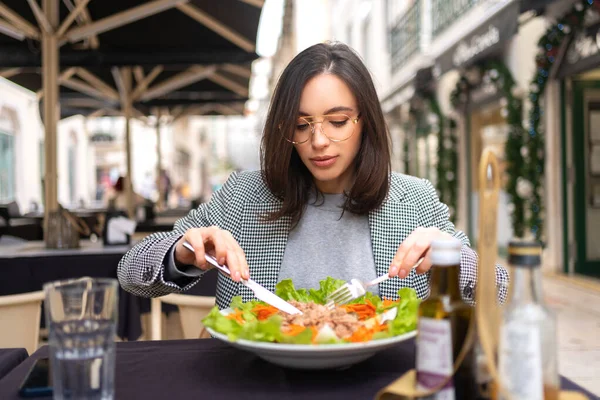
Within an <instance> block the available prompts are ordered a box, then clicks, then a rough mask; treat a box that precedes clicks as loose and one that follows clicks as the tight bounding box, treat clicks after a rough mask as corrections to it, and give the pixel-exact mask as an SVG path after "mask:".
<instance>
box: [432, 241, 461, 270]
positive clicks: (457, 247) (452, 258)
mask: <svg viewBox="0 0 600 400" xmlns="http://www.w3.org/2000/svg"><path fill="white" fill-rule="evenodd" d="M461 249H462V242H461V241H460V240H458V239H455V238H451V239H435V240H432V241H431V249H430V255H431V264H432V265H433V266H440V267H441V266H452V265H460V252H461Z"/></svg>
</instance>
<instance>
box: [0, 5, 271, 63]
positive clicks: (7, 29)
mask: <svg viewBox="0 0 600 400" xmlns="http://www.w3.org/2000/svg"><path fill="white" fill-rule="evenodd" d="M44 1H46V0H44ZM32 3H34V4H35V5H33V6H32ZM37 4H38V0H3V1H2V2H0V17H1V18H2V19H0V32H2V33H4V34H5V35H0V50H1V51H0V67H35V66H41V65H42V57H41V50H42V48H41V45H40V42H39V41H40V39H41V34H42V33H43V32H42V31H43V30H44V29H45V28H44V26H45V25H51V24H50V22H49V19H48V18H47V17H45V16H44V12H43V11H42V10H41V8H40V6H39V5H37ZM262 4H263V1H262V0H247V1H244V0H218V1H214V0H188V1H186V0H152V1H148V0H91V1H89V0H62V1H61V2H60V3H59V5H58V6H59V9H58V12H59V18H58V20H59V21H60V22H61V25H60V26H59V28H58V30H56V29H55V31H56V32H57V33H62V34H61V35H58V36H59V37H60V38H59V42H60V43H59V44H62V46H61V50H60V62H59V64H60V65H61V66H62V67H70V66H76V67H94V66H127V65H144V66H147V65H150V66H154V65H166V64H170V65H175V64H183V65H190V64H214V63H241V62H247V61H252V60H254V59H255V58H256V57H257V56H256V53H255V43H256V34H257V30H258V22H259V19H260V13H261V9H262ZM36 8H37V9H38V10H39V12H37V13H36V12H34V10H35V9H36ZM73 11H79V12H78V13H77V14H76V16H75V17H74V18H73V19H74V21H72V22H74V23H75V25H74V26H71V25H70V24H69V25H68V26H67V27H66V28H64V29H61V28H62V25H64V22H65V21H67V22H68V20H67V18H69V15H70V14H71V15H72V13H73ZM44 21H45V22H44ZM61 31H62V32H61Z"/></svg>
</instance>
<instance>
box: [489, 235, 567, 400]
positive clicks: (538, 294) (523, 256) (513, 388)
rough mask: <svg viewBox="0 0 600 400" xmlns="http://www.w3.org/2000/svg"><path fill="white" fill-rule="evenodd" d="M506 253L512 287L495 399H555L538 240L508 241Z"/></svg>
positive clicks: (552, 340) (551, 320) (552, 342)
mask: <svg viewBox="0 0 600 400" xmlns="http://www.w3.org/2000/svg"><path fill="white" fill-rule="evenodd" d="M508 253H509V258H508V263H509V266H510V272H511V285H510V291H509V298H508V301H507V304H506V305H505V307H504V310H503V314H502V324H501V329H500V349H499V373H500V382H501V384H502V387H503V389H504V392H503V393H501V395H500V397H501V398H502V399H508V398H510V400H525V399H526V400H542V399H544V400H554V399H558V396H559V390H560V389H559V388H560V380H559V375H558V362H557V354H556V352H557V350H556V344H557V343H556V317H555V315H554V313H553V312H552V311H551V310H549V309H548V308H547V307H546V306H545V305H544V301H543V297H542V274H541V268H540V264H541V253H542V247H541V245H540V244H539V243H537V242H511V243H510V244H509V249H508Z"/></svg>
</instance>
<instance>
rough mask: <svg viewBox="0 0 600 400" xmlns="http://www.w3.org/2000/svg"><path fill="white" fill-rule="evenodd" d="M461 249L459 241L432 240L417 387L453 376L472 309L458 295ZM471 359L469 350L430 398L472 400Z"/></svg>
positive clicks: (421, 315)
mask: <svg viewBox="0 0 600 400" xmlns="http://www.w3.org/2000/svg"><path fill="white" fill-rule="evenodd" d="M461 248H462V243H461V242H460V241H459V240H456V239H444V240H434V241H433V242H432V243H431V249H430V257H431V262H432V267H431V283H430V290H431V291H430V295H429V297H428V298H427V299H426V300H424V301H423V302H422V303H421V304H420V306H419V333H418V336H417V353H416V369H417V388H418V389H421V390H428V389H432V388H435V387H437V386H439V385H440V384H442V383H443V382H444V381H445V380H446V379H447V378H448V377H449V376H450V375H452V373H453V371H454V361H455V360H456V358H457V357H458V355H459V353H460V350H461V348H462V346H463V343H464V341H465V338H466V336H467V332H468V328H469V324H470V322H471V318H473V313H474V309H473V308H472V307H471V306H470V305H468V304H466V303H465V302H464V301H463V298H462V296H461V290H460V255H461ZM474 360H475V359H474V357H473V354H472V351H470V352H469V353H468V354H467V357H466V358H465V359H464V361H463V362H462V363H461V365H460V367H459V368H458V370H457V371H456V374H455V375H454V377H453V379H451V380H450V381H449V382H448V383H447V384H446V385H445V386H444V387H443V388H442V389H441V390H439V391H438V392H437V393H435V394H434V395H432V396H430V397H429V399H435V400H455V399H456V400H471V399H473V400H474V399H475V398H476V392H477V390H476V377H475V375H476V370H475V364H474Z"/></svg>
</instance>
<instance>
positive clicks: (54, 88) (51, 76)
mask: <svg viewBox="0 0 600 400" xmlns="http://www.w3.org/2000/svg"><path fill="white" fill-rule="evenodd" d="M58 6H59V3H58V0H43V2H42V7H43V11H44V14H45V15H46V18H47V19H48V21H49V22H50V24H51V25H52V28H53V30H54V29H56V27H57V26H58V23H59V13H58V11H59V7H58ZM40 31H41V35H42V84H43V90H44V128H45V139H44V151H45V164H46V165H45V170H46V172H45V177H44V196H45V207H44V213H45V221H46V223H47V221H48V216H49V214H50V213H51V212H53V211H57V210H58V174H57V134H56V131H57V124H58V117H59V115H60V105H59V103H58V70H59V67H60V66H59V57H58V55H59V48H58V41H57V40H56V36H55V33H54V32H46V31H45V30H44V29H41V30H40ZM46 227H47V225H46ZM44 231H45V233H46V239H47V238H48V235H49V234H52V233H51V232H48V229H45V230H44Z"/></svg>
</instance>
